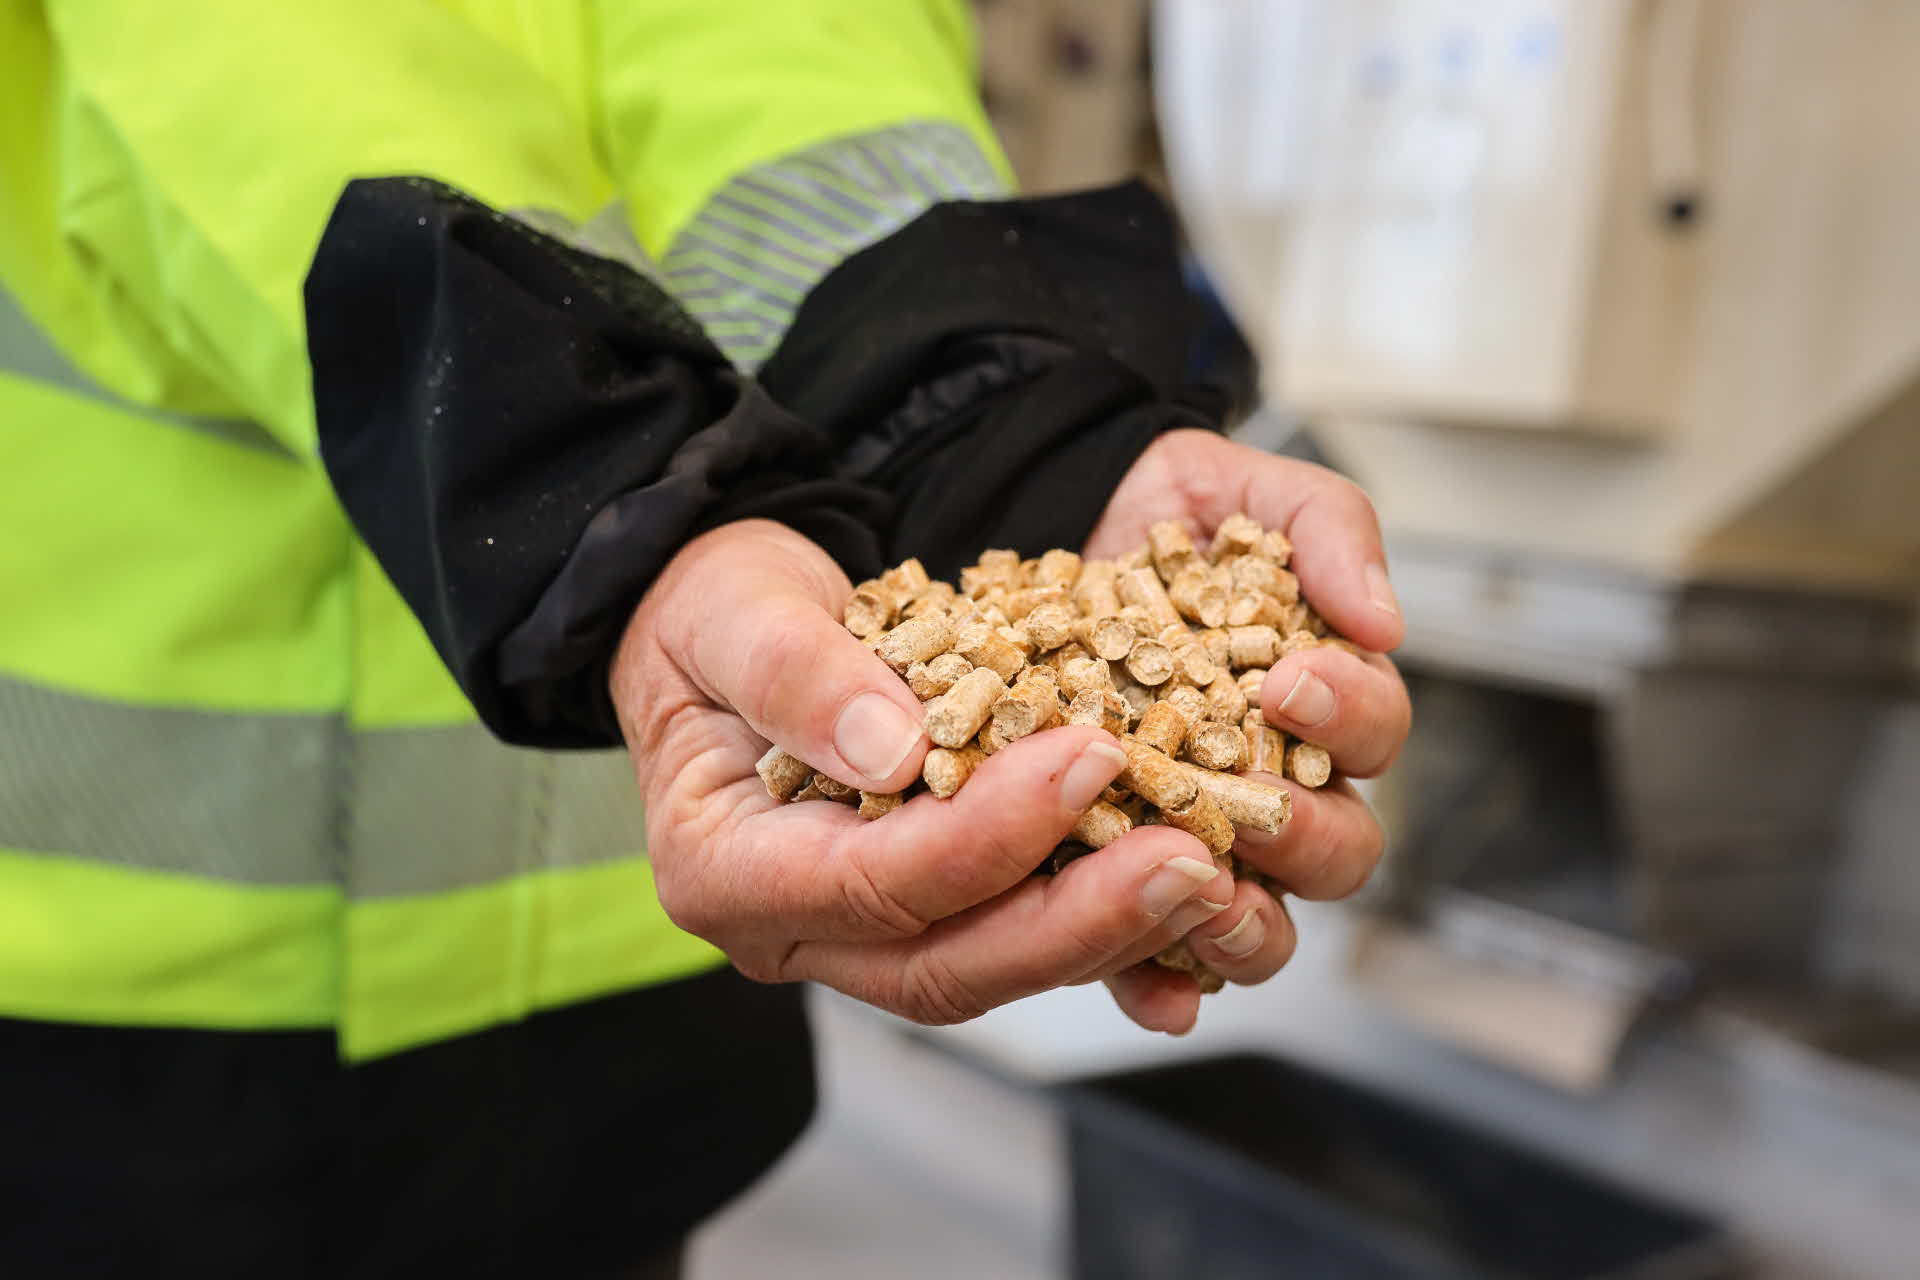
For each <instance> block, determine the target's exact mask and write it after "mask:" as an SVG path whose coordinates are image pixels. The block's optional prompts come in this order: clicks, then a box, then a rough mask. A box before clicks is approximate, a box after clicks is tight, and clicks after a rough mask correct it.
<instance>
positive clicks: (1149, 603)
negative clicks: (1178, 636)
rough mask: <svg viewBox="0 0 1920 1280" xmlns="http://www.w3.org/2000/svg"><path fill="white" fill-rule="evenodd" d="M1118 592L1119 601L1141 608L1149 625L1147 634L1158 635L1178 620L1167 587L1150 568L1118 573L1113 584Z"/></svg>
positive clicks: (1177, 612) (1176, 611)
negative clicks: (1118, 575) (1118, 576)
mask: <svg viewBox="0 0 1920 1280" xmlns="http://www.w3.org/2000/svg"><path fill="white" fill-rule="evenodd" d="M1115 588H1116V590H1118V591H1119V593H1120V602H1121V603H1122V604H1125V605H1131V606H1133V607H1134V608H1136V609H1139V610H1141V611H1142V612H1143V613H1145V614H1146V616H1147V621H1148V624H1149V625H1150V627H1151V631H1150V632H1149V634H1153V635H1158V634H1159V633H1160V632H1161V631H1162V630H1164V629H1165V628H1167V627H1170V626H1172V625H1173V624H1174V623H1176V622H1178V621H1180V611H1179V610H1178V609H1175V608H1174V607H1173V601H1171V600H1169V599H1168V598H1167V589H1166V587H1165V586H1163V585H1161V582H1160V576H1159V575H1158V574H1156V573H1155V572H1154V571H1153V570H1152V569H1134V570H1131V571H1129V572H1127V573H1123V574H1121V575H1120V578H1119V580H1118V581H1117V583H1116V584H1115Z"/></svg>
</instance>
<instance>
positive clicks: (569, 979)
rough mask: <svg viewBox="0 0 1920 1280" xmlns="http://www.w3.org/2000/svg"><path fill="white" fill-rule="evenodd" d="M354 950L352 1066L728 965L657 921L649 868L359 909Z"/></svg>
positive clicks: (351, 921)
mask: <svg viewBox="0 0 1920 1280" xmlns="http://www.w3.org/2000/svg"><path fill="white" fill-rule="evenodd" d="M640 904H645V907H646V909H644V910H643V909H639V908H640ZM346 940H347V956H348V960H347V968H346V974H345V986H344V993H345V1001H344V1009H343V1014H342V1019H341V1027H340V1041H341V1048H342V1052H343V1053H344V1054H345V1056H346V1057H348V1058H352V1059H363V1058H371V1057H377V1056H380V1055H382V1054H388V1053H394V1052H398V1051H399V1050H401V1049H406V1048H410V1047H412V1046H413V1045H416V1044H424V1043H427V1042H429V1041H432V1040H438V1039H443V1038H445V1037H447V1036H452V1035H458V1034H460V1033H461V1032H463V1031H471V1030H474V1029H476V1028H478V1027H483V1026H489V1025H492V1024H494V1023H498V1022H506V1021H511V1020H513V1019H515V1018H521V1017H524V1016H526V1015H527V1014H529V1013H532V1012H535V1011H537V1010H540V1009H547V1008H553V1007H555V1006H558V1005H563V1004H569V1003H572V1002H574V1001H578V1000H585V999H588V998H591V997H593V996H598V995H606V994H610V993H612V992H616V991H623V990H627V989H629V988H633V987H640V986H647V985H650V984H652V983H656V982H664V981H668V980H670V979H673V978H681V977H687V976H689V975H691V974H695V973H699V972H702V971H704V970H706V969H710V968H713V967H714V966H716V965H718V964H720V963H721V962H722V957H721V955H720V953H719V952H718V951H716V950H715V949H714V948H713V947H711V946H709V945H708V944H706V943H705V942H702V941H700V940H699V939H698V938H695V937H694V936H692V935H691V934H687V933H682V932H680V931H679V930H678V929H676V928H674V926H673V925H672V923H671V922H669V921H668V920H667V918H666V916H665V915H664V914H663V913H662V912H661V911H660V908H659V904H658V900H657V899H656V898H655V896H654V892H653V869H652V868H651V867H650V866H649V865H648V864H647V862H646V861H645V859H643V858H629V859H622V860H619V861H615V862H605V863H600V864H598V865H595V866H589V867H579V868H566V869H556V870H548V871H539V872H535V873H533V874H530V875H525V876H518V877H515V878H514V879H511V880H507V881H502V882H501V883H498V884H490V885H483V886H480V887H478V888H474V889H466V890H461V891H459V892H455V893H437V894H431V895H423V896H421V897H417V898H383V899H377V900H374V901H370V902H355V903H352V904H350V905H349V906H348V908H347V917H346Z"/></svg>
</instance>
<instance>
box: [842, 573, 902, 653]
mask: <svg viewBox="0 0 1920 1280" xmlns="http://www.w3.org/2000/svg"><path fill="white" fill-rule="evenodd" d="M898 612H899V600H898V597H897V596H896V594H895V592H894V591H893V589H892V588H891V587H889V586H887V584H886V583H884V582H881V581H880V580H879V579H878V578H871V579H868V580H867V581H866V582H863V583H861V584H860V585H859V586H857V587H855V588H854V589H853V594H852V595H851V596H849V597H847V607H846V609H844V610H843V611H842V612H841V615H840V619H841V621H842V622H844V623H845V624H846V628H847V630H849V631H851V632H853V634H854V635H856V636H859V637H860V638H861V639H862V640H871V639H872V638H873V637H875V636H877V635H879V634H880V633H881V632H883V631H885V630H886V629H887V628H888V627H890V626H892V625H893V620H894V617H895V616H896V615H897V614H898Z"/></svg>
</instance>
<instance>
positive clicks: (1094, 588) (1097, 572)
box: [1073, 560, 1120, 618]
mask: <svg viewBox="0 0 1920 1280" xmlns="http://www.w3.org/2000/svg"><path fill="white" fill-rule="evenodd" d="M1114 577H1115V571H1114V567H1113V561H1111V560H1089V561H1087V562H1086V563H1084V564H1082V565H1081V566H1080V576H1079V577H1078V578H1077V579H1075V580H1074V584H1073V607H1074V608H1076V609H1078V610H1079V611H1080V612H1081V613H1082V614H1083V615H1085V616H1087V617H1089V618H1105V617H1109V616H1111V615H1113V614H1116V613H1118V612H1120V596H1119V593H1118V592H1116V591H1115V590H1114V585H1113V583H1114Z"/></svg>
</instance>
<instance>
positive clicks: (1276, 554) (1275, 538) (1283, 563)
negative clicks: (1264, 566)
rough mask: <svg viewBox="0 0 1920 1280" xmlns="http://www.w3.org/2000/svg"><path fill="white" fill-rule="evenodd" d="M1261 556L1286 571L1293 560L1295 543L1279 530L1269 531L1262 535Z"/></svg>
mask: <svg viewBox="0 0 1920 1280" xmlns="http://www.w3.org/2000/svg"><path fill="white" fill-rule="evenodd" d="M1260 554H1261V555H1263V556H1265V557H1266V558H1267V559H1269V560H1271V561H1273V562H1274V563H1275V564H1277V565H1279V566H1280V567H1281V568H1282V569H1284V568H1286V567H1287V562H1288V561H1289V560H1291V559H1292V558H1293V543H1292V542H1290V541H1289V540H1288V539H1287V535H1286V534H1284V533H1282V532H1280V531H1279V530H1278V529H1268V530H1267V531H1266V532H1265V533H1262V534H1261V535H1260Z"/></svg>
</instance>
